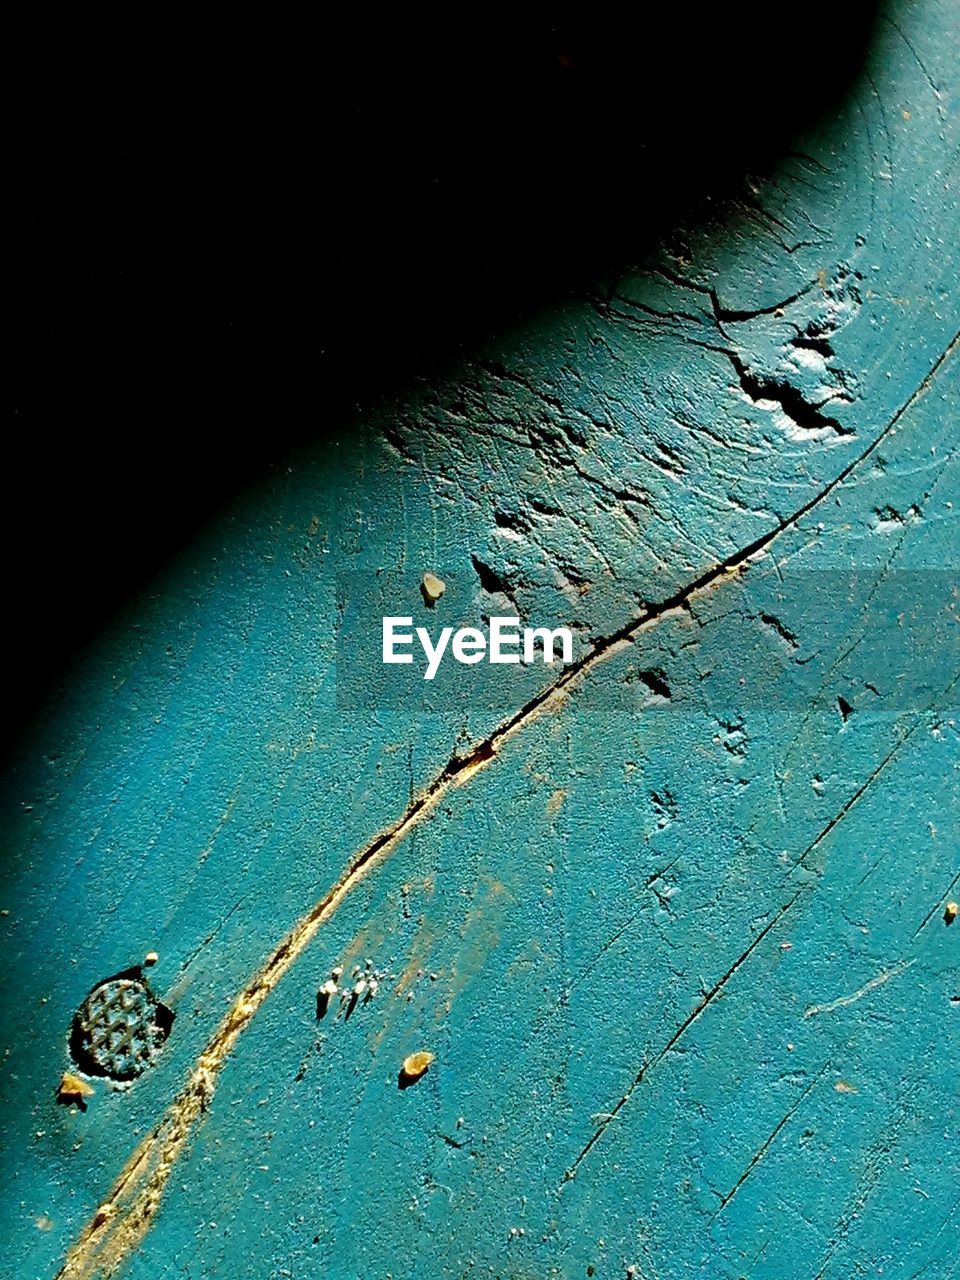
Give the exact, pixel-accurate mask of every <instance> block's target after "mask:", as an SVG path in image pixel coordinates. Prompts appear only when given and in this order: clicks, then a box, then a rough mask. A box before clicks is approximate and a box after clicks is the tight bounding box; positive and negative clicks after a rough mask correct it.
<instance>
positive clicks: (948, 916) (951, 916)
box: [943, 902, 960, 924]
mask: <svg viewBox="0 0 960 1280" xmlns="http://www.w3.org/2000/svg"><path fill="white" fill-rule="evenodd" d="M958 913H960V907H958V906H957V904H956V903H955V902H948V903H947V905H946V908H945V910H944V912H943V923H944V924H953V922H954V920H956V918H957V915H958Z"/></svg>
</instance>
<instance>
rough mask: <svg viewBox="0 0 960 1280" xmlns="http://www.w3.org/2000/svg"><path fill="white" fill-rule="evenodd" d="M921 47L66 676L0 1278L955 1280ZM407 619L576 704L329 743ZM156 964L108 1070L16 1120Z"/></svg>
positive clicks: (43, 776)
mask: <svg viewBox="0 0 960 1280" xmlns="http://www.w3.org/2000/svg"><path fill="white" fill-rule="evenodd" d="M956 18H957V10H956V6H955V4H953V3H937V2H936V0H923V2H922V3H917V4H912V5H896V6H891V7H890V8H889V9H888V11H887V17H886V18H885V19H884V20H883V21H882V22H881V24H880V27H879V32H878V38H877V40H876V42H875V47H874V48H873V50H872V53H871V60H870V66H869V68H868V72H867V74H866V75H865V76H864V77H863V79H862V81H861V82H860V84H859V86H858V89H857V91H856V93H855V95H854V96H853V98H852V99H851V102H850V104H849V107H848V109H847V110H846V111H845V112H844V113H843V114H842V115H840V116H839V117H838V118H836V119H833V120H830V121H828V122H826V123H825V124H824V125H823V127H822V128H821V129H820V130H819V132H818V133H817V134H816V135H814V136H810V137H808V138H806V139H804V140H803V142H802V145H798V147H797V150H796V151H795V152H793V153H791V154H790V155H789V156H787V157H785V158H783V159H782V161H781V163H780V164H779V165H778V167H777V168H776V169H775V170H773V171H771V172H770V173H767V174H763V175H761V174H757V175H753V176H750V177H748V178H747V179H746V180H745V181H744V183H743V184H742V188H741V190H740V191H739V193H738V194H736V195H734V196H731V197H729V198H728V199H726V200H725V202H724V203H723V204H722V205H720V204H718V203H716V202H714V203H712V204H710V205H708V206H707V207H706V208H705V209H704V210H702V211H701V212H700V213H699V214H697V215H695V216H694V215H692V216H691V217H690V219H689V222H688V225H685V226H684V227H682V228H678V229H677V230H676V232H675V234H673V235H672V236H671V237H670V238H669V240H668V241H667V242H666V243H665V244H664V245H663V246H662V247H661V248H660V249H658V250H657V251H655V252H654V253H653V254H651V255H649V256H648V257H647V258H645V259H644V260H643V261H641V262H638V263H636V264H635V265H634V266H633V267H631V268H630V269H629V270H624V271H623V272H620V273H617V274H616V275H615V276H614V277H610V278H604V279H598V280H597V281H596V282H595V284H594V286H593V288H592V289H590V290H588V291H585V293H584V295H583V296H581V297H578V298H574V299H570V300H568V301H567V302H565V303H564V304H563V305H557V306H555V307H554V308H552V309H551V310H549V311H548V312H545V313H543V314H540V315H538V316H536V317H535V318H532V319H531V320H529V321H528V322H527V323H525V324H524V325H523V326H521V327H518V328H517V329H516V330H515V331H513V332H512V333H511V334H509V335H507V336H505V337H503V338H502V339H501V340H500V341H498V342H496V343H493V342H491V343H489V344H488V345H487V346H486V347H485V348H484V349H482V350H474V351H471V352H469V353H468V354H466V355H465V356H464V358H463V360H462V361H461V362H460V363H459V364H457V365H456V366H455V367H453V368H452V369H450V370H448V371H447V372H446V373H445V374H444V375H443V376H442V377H439V376H438V377H437V378H434V379H431V380H429V381H424V382H423V383H422V384H421V385H418V386H416V387H415V388H413V389H412V390H411V392H410V394H409V395H408V396H407V397H406V398H405V399H403V400H401V401H399V402H393V403H390V404H387V405H380V406H369V407H368V408H367V410H366V411H365V412H364V413H363V414H362V415H359V416H358V419H357V420H356V421H354V422H352V423H349V424H344V428H343V432H342V434H341V436H340V445H339V448H338V451H337V453H336V455H335V456H331V453H330V451H329V450H328V449H323V450H321V449H317V450H316V451H315V452H311V451H309V450H308V451H306V452H305V453H304V454H303V455H302V456H300V457H298V458H297V459H296V460H295V461H294V462H293V463H292V464H291V465H290V467H289V468H288V469H284V471H283V472H282V473H280V474H277V475H274V476H273V477H272V478H271V479H270V481H269V482H268V483H265V484H264V486H263V487H262V489H261V490H259V491H258V492H257V493H256V494H254V495H252V496H251V497H249V499H247V500H246V501H244V503H242V504H238V505H237V507H236V509H235V510H234V512H233V513H232V514H231V516H230V517H229V518H227V519H225V520H224V521H223V523H222V524H221V525H219V526H218V527H216V528H215V529H213V530H212V531H211V533H210V534H209V536H208V537H207V538H206V539H205V540H204V541H203V542H201V543H199V544H198V545H196V546H195V547H194V548H193V549H192V551H191V553H190V554H189V555H188V556H187V557H185V558H184V560H183V561H182V563H181V564H180V565H179V566H177V567H176V568H175V569H174V570H173V571H171V573H170V574H169V575H168V577H167V578H166V579H165V580H164V581H163V582H161V583H159V584H158V586H157V589H156V591H155V592H154V593H153V594H152V595H151V596H150V597H148V598H146V599H144V600H143V601H141V602H140V603H139V605H137V607H136V608H135V609H134V610H133V611H132V613H131V614H130V616H129V617H128V619H127V620H126V621H125V622H124V624H123V625H122V626H121V627H119V628H118V629H117V630H116V632H115V633H114V634H112V635H111V636H109V637H107V638H105V639H104V640H103V642H102V645H101V647H100V649H99V651H98V652H97V654H95V655H94V656H93V657H92V658H91V659H90V660H89V662H87V664H86V665H85V666H84V668H83V670H82V671H80V672H78V674H77V677H76V679H75V682H74V684H73V686H72V688H71V690H70V693H69V695H68V696H66V697H64V698H63V699H62V700H61V701H60V702H59V703H58V704H57V705H56V706H55V707H54V708H53V709H52V710H51V711H50V713H49V716H48V718H47V720H46V722H45V723H44V724H43V725H41V726H40V727H39V728H38V730H37V733H36V735H35V741H34V744H33V747H32V749H31V752H30V753H29V755H28V756H26V757H25V758H24V761H23V763H22V765H21V766H20V768H19V769H18V771H17V773H16V774H15V775H14V777H13V779H12V782H11V784H10V786H9V788H8V793H7V814H8V825H7V832H8V834H7V845H8V851H9V857H8V858H7V860H6V863H5V865H4V868H3V877H4V879H3V883H2V899H3V900H2V903H0V906H2V907H3V908H4V910H5V911H7V912H9V914H8V915H4V916H3V917H2V919H0V935H2V937H3V950H2V956H3V960H2V963H3V983H4V991H5V1000H4V1009H3V1040H4V1046H3V1048H4V1053H5V1059H4V1061H5V1070H4V1073H3V1076H2V1079H0V1088H2V1095H0V1096H2V1101H3V1107H2V1110H0V1132H2V1149H3V1157H2V1159H3V1215H4V1246H5V1247H4V1250H3V1258H2V1260H0V1270H2V1273H3V1274H4V1275H10V1276H11V1277H14V1276H16V1277H20V1276H23V1275H29V1276H34V1275H35V1276H39V1277H43V1276H50V1277H52V1276H54V1275H57V1274H58V1273H59V1274H62V1275H63V1276H65V1277H80V1276H94V1275H97V1274H106V1273H108V1272H109V1271H111V1270H116V1271H118V1273H119V1274H122V1275H123V1276H126V1277H130V1278H136V1280H140V1278H141V1277H143V1278H144V1280H145V1278H146V1277H150V1280H159V1278H160V1277H164V1276H174V1275H189V1276H194V1277H201V1276H202V1277H206V1276H212V1275H215V1274H219V1275H229V1276H231V1277H250V1280H263V1277H265V1276H301V1275H314V1274H327V1275H333V1276H344V1277H351V1276H364V1277H369V1276H387V1275H390V1276H392V1277H394V1278H395V1280H401V1277H413V1276H417V1277H423V1276H431V1277H432V1276H437V1277H460V1276H469V1275H488V1274H493V1275H503V1276H538V1277H539V1276H562V1277H574V1276H581V1275H584V1274H586V1272H587V1267H588V1266H593V1267H594V1268H595V1274H596V1275H598V1276H610V1277H614V1276H620V1275H623V1274H625V1272H626V1268H627V1267H629V1266H634V1267H636V1268H637V1271H636V1272H635V1274H637V1275H641V1276H644V1277H647V1278H648V1280H671V1278H673V1277H677V1278H679V1277H688V1276H691V1275H697V1274H704V1275H710V1276H717V1277H721V1276H724V1277H727V1276H728V1277H731V1278H734V1277H739V1276H745V1275H749V1276H750V1277H751V1278H752V1280H794V1278H795V1280H842V1278H845V1277H848V1276H851V1275H855V1274H861V1273H864V1274H877V1273H879V1272H880V1270H881V1269H882V1271H883V1274H884V1275H885V1276H886V1277H888V1278H890V1277H911V1280H920V1278H921V1277H927V1278H928V1280H932V1278H933V1277H936V1278H937V1280H941V1278H943V1277H948V1276H950V1275H953V1274H955V1273H956V1270H957V1265H958V1264H957V1261H956V1249H955V1238H956V1233H957V1229H958V1228H960V1200H958V1195H957V1189H956V1188H957V1175H958V1172H960V1157H958V1155H957V1137H958V1129H960V1111H958V1107H957V1095H956V1081H955V1062H956V1052H955V1048H956V1043H957V1030H958V1028H957V1019H958V1018H960V963H958V957H960V952H958V946H960V932H958V931H957V929H956V928H952V929H951V928H950V927H949V926H948V925H947V924H946V922H945V919H944V913H945V908H946V904H947V902H948V901H950V900H951V898H952V897H956V894H957V886H958V884H960V865H958V858H957V842H956V834H955V833H956V830H957V825H958V819H960V812H958V805H960V800H958V796H960V790H958V788H957V785H956V778H957V769H958V766H960V743H958V735H957V728H956V722H955V712H956V707H957V687H956V682H957V679H958V670H960V667H958V662H957V653H958V650H957V630H956V627H957V619H956V599H955V591H954V581H955V574H956V570H957V567H958V559H960V554H958V553H960V545H958V540H957V536H956V531H955V521H956V504H957V503H958V502H960V485H958V478H960V463H958V461H957V458H956V456H955V455H956V434H957V433H956V421H957V412H958V407H960V396H958V392H960V353H958V351H957V331H958V328H960V297H958V295H957V292H956V278H957V272H958V262H957V257H956V254H957V245H958V241H960V235H958V233H960V212H958V203H957V200H958V197H957V190H958V187H957V183H958V173H957V156H958V136H957V135H958V127H957V113H956V95H957V77H958V70H957V68H958V66H960V49H958V48H957V21H956ZM378 571H395V575H396V576H394V577H391V576H390V574H388V575H387V578H386V579H382V578H378V577H377V576H376V575H377V572H378ZM426 571H429V572H435V573H437V574H439V575H441V576H442V578H443V580H444V582H445V583H446V591H445V593H444V595H443V597H442V599H439V600H437V601H436V602H435V610H434V612H433V613H430V614H426V613H424V616H423V618H422V619H421V618H418V621H423V622H424V623H425V624H429V625H431V626H432V625H434V624H437V625H440V624H442V625H458V624H464V623H467V624H469V623H474V624H475V623H476V622H477V621H478V620H479V619H481V618H483V617H486V616H489V615H490V614H491V613H496V612H505V611H512V610H513V609H514V608H515V609H516V610H517V611H518V612H519V614H520V615H521V616H522V617H523V618H525V619H532V620H535V621H536V622H537V623H538V624H539V623H546V622H548V621H550V620H551V619H552V620H555V621H557V622H565V623H567V624H569V625H573V626H574V627H575V630H576V634H577V643H578V649H577V654H576V660H575V664H574V666H573V667H572V668H568V669H567V670H566V671H565V672H564V674H563V675H560V676H558V674H557V672H556V671H555V670H554V671H551V669H550V668H544V667H535V668H531V669H529V670H528V671H524V672H523V673H515V675H516V678H515V679H512V680H510V681H506V682H505V683H503V684H502V685H498V686H496V690H495V696H494V694H491V692H490V689H491V687H492V686H489V687H488V686H484V688H482V689H481V688H480V687H479V686H476V687H474V689H473V694H474V695H475V696H471V695H469V694H468V695H462V694H461V695H460V696H457V694H456V690H457V685H456V679H459V678H460V677H461V676H464V675H465V673H464V672H463V671H461V672H458V673H456V676H455V678H452V679H453V683H450V684H448V685H446V686H444V685H443V684H442V683H441V682H439V681H438V685H439V688H438V690H437V691H435V692H434V693H433V694H432V695H431V696H430V698H428V702H427V706H426V709H424V710H421V709H420V708H419V706H417V707H413V706H411V705H409V704H407V705H405V704H404V703H403V702H402V701H400V700H398V699H397V698H391V697H390V696H388V690H387V686H385V685H384V683H383V682H384V679H385V676H386V674H388V673H385V672H384V671H383V670H382V669H381V670H377V669H375V668H374V667H373V666H371V667H370V669H369V670H368V671H367V672H366V675H367V676H368V681H367V682H366V687H365V688H364V689H363V690H358V689H356V688H353V687H352V686H351V687H349V688H347V689H346V693H347V694H349V695H350V696H347V697H345V696H344V687H342V688H341V703H340V705H339V706H338V704H337V699H336V675H337V671H336V667H335V661H334V659H335V649H334V644H335V635H336V631H337V627H338V625H340V624H342V626H343V627H344V628H349V627H350V626H353V627H361V626H362V625H363V623H364V621H365V620H366V622H367V623H369V622H370V620H371V619H373V618H375V617H378V616H379V613H380V612H381V611H382V610H381V608H380V606H381V603H382V595H381V593H382V591H383V589H384V588H383V586H382V582H383V581H387V582H389V583H391V584H393V585H392V586H391V587H390V588H389V589H390V590H393V589H394V587H395V588H396V590H398V591H399V590H400V589H401V585H402V584H404V583H406V588H405V589H406V591H407V593H408V595H407V601H408V604H407V606H406V607H407V608H408V610H409V611H410V612H411V613H414V614H417V613H418V612H419V611H421V610H423V609H424V607H425V606H424V604H423V601H422V599H421V597H420V594H419V585H420V583H421V581H422V577H423V574H424V572H426ZM397 611H398V612H400V611H402V610H397ZM341 666H342V667H343V668H344V671H342V672H341V675H342V676H343V677H344V680H343V685H344V686H346V685H347V684H348V681H347V679H346V674H347V673H346V666H347V664H346V663H345V662H342V663H341ZM359 693H364V694H365V696H366V701H364V698H363V697H360V696H359ZM418 694H419V691H418ZM154 948H155V949H156V951H157V952H158V953H159V957H160V958H159V960H158V961H157V963H156V964H155V965H154V966H153V967H152V968H151V970H150V985H151V987H152V988H153V990H154V991H156V992H157V994H158V995H159V996H160V998H161V999H162V1000H163V1001H164V1002H165V1003H166V1004H168V1005H169V1006H170V1007H171V1008H172V1009H173V1010H174V1012H175V1014H176V1019H175V1022H174V1024H173V1030H172V1032H171V1034H170V1036H169V1038H168V1040H167V1042H166V1043H165V1044H164V1046H163V1049H162V1052H160V1053H159V1054H158V1055H157V1057H156V1059H155V1061H154V1062H153V1063H152V1065H151V1066H150V1067H149V1069H148V1070H146V1071H145V1072H144V1074H143V1075H142V1076H141V1077H140V1078H139V1079H137V1080H136V1081H135V1082H134V1083H133V1084H132V1085H131V1086H130V1087H129V1088H126V1089H123V1090H119V1089H112V1088H111V1087H109V1086H103V1087H99V1088H98V1089H97V1093H96V1096H95V1097H94V1098H92V1099H91V1100H90V1103H89V1105H88V1108H87V1110H86V1111H85V1112H83V1111H80V1110H79V1109H77V1108H67V1107H60V1106H58V1105H57V1099H56V1094H57V1087H58V1083H59V1081H60V1080H61V1078H62V1076H63V1073H64V1071H65V1070H68V1069H70V1067H71V1062H70V1058H69V1054H68V1049H67V1037H68V1035H69V1028H70V1024H71V1019H72V1018H73V1015H74V1012H75V1011H76V1009H77V1008H78V1006H79V1005H80V1004H81V1002H82V1001H83V999H84V998H85V996H86V994H87V993H88V992H89V991H90V989H91V988H92V987H93V986H94V985H95V984H96V983H97V982H99V981H101V980H103V979H104V978H107V977H109V976H111V975H113V974H116V973H119V972H121V971H124V970H126V969H128V968H129V967H130V966H133V965H136V964H139V963H140V962H141V961H142V958H143V956H144V955H146V954H147V952H149V951H151V950H152V949H154ZM366 957H370V958H371V959H372V961H373V963H374V965H376V966H377V967H378V968H381V969H384V970H385V971H386V972H387V973H388V974H389V975H392V976H391V977H390V978H389V979H388V980H386V981H385V982H384V983H383V984H382V985H381V988H380V991H379V993H378V995H377V998H376V999H375V1000H374V1001H371V1002H370V1003H365V1004H362V1005H361V1006H360V1007H358V1008H357V1009H356V1010H355V1011H354V1013H353V1014H352V1015H351V1017H350V1018H349V1019H346V1018H344V1017H343V1016H334V1015H333V1014H328V1016H327V1017H325V1018H323V1019H322V1020H319V1021H318V1019H317V1005H316V991H317V987H318V986H319V984H320V983H321V982H322V981H323V980H324V978H326V977H327V976H328V975H329V973H330V971H331V968H332V966H334V965H335V964H337V963H342V964H344V965H345V966H347V972H348V973H349V969H350V967H351V966H352V965H353V964H354V963H357V962H359V963H361V964H362V963H363V961H364V959H365V958H366ZM424 1046H429V1050H430V1052H432V1053H434V1054H435V1055H436V1057H435V1061H434V1062H433V1064H432V1065H431V1067H430V1070H429V1071H428V1072H427V1073H426V1074H425V1075H424V1076H423V1078H422V1080H420V1081H419V1083H418V1085H417V1087H416V1088H415V1089H408V1090H404V1089H399V1088H398V1087H397V1084H398V1081H397V1071H398V1064H400V1063H402V1062H403V1060H404V1059H405V1058H406V1057H407V1055H409V1054H410V1053H412V1052H414V1051H416V1050H419V1049H422V1048H423V1047H424ZM104 1205H109V1206H110V1208H109V1209H107V1210H104V1208H103V1206H104Z"/></svg>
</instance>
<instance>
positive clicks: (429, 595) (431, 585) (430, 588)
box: [420, 573, 447, 609]
mask: <svg viewBox="0 0 960 1280" xmlns="http://www.w3.org/2000/svg"><path fill="white" fill-rule="evenodd" d="M446 589H447V584H446V583H445V582H444V581H443V579H442V578H438V577H437V575H436V574H435V573H425V574H424V575H423V581H422V582H421V584H420V590H421V591H422V592H423V598H424V601H425V602H426V604H428V605H429V606H430V608H431V609H432V608H433V606H434V605H435V604H436V603H437V601H438V600H439V599H440V597H441V596H442V595H443V593H444V592H445V591H446Z"/></svg>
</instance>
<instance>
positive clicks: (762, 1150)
mask: <svg viewBox="0 0 960 1280" xmlns="http://www.w3.org/2000/svg"><path fill="white" fill-rule="evenodd" d="M830 1065H831V1064H830V1063H829V1062H828V1063H827V1064H826V1066H824V1067H822V1068H821V1070H820V1071H818V1072H817V1074H816V1076H814V1078H813V1079H812V1080H811V1081H810V1083H809V1084H808V1085H807V1087H806V1088H805V1089H804V1090H803V1092H802V1093H801V1094H800V1096H799V1097H798V1098H797V1100H796V1102H794V1104H793V1106H792V1107H790V1109H789V1110H788V1111H787V1114H786V1115H785V1116H784V1117H783V1119H782V1120H780V1121H779V1123H778V1124H777V1125H776V1126H775V1127H774V1129H773V1132H772V1133H771V1134H770V1136H769V1138H767V1140H766V1141H765V1142H763V1143H761V1145H760V1146H759V1147H758V1148H757V1150H756V1151H755V1152H754V1154H753V1157H752V1159H751V1160H750V1163H749V1164H748V1165H747V1167H746V1169H744V1171H743V1173H741V1175H740V1177H739V1178H738V1179H737V1181H736V1182H735V1183H734V1185H733V1186H732V1187H731V1189H730V1190H729V1191H728V1192H727V1194H726V1195H725V1196H723V1197H722V1198H721V1201H720V1208H719V1209H718V1210H717V1212H716V1213H715V1214H714V1215H713V1216H714V1218H717V1217H719V1215H720V1214H721V1213H723V1211H724V1209H726V1207H727V1205H728V1204H729V1203H730V1201H731V1200H732V1199H733V1198H734V1196H735V1195H736V1194H737V1192H738V1191H739V1190H740V1188H741V1187H742V1186H743V1184H744V1183H745V1182H746V1180H747V1179H748V1178H749V1177H750V1175H751V1173H753V1171H754V1169H755V1168H756V1167H757V1165H758V1164H759V1163H760V1161H761V1160H762V1159H763V1157H764V1156H765V1155H766V1154H767V1152H768V1151H769V1150H770V1148H771V1147H772V1146H773V1144H774V1142H775V1141H776V1139H777V1135H778V1134H779V1133H780V1131H781V1130H782V1129H783V1128H784V1127H785V1126H786V1125H787V1124H788V1123H789V1121H790V1120H791V1119H792V1118H793V1116H794V1115H795V1113H796V1112H797V1111H798V1110H799V1108H800V1105H801V1103H802V1102H803V1101H804V1099H805V1098H806V1097H807V1096H808V1094H810V1093H811V1092H812V1091H813V1090H814V1089H815V1088H816V1086H817V1085H818V1084H819V1083H820V1081H821V1080H822V1079H823V1077H824V1076H825V1075H826V1073H827V1071H828V1070H829V1068H830Z"/></svg>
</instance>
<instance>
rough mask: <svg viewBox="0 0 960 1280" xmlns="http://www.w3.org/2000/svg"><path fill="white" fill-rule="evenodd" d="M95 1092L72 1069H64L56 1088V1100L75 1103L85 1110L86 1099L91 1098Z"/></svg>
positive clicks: (66, 1103) (67, 1103) (65, 1103)
mask: <svg viewBox="0 0 960 1280" xmlns="http://www.w3.org/2000/svg"><path fill="white" fill-rule="evenodd" d="M95 1092H96V1090H95V1089H94V1088H93V1086H92V1085H91V1084H88V1083H87V1081H86V1080H84V1079H82V1077H80V1076H75V1075H74V1074H73V1072H72V1071H65V1072H64V1073H63V1075H62V1077H61V1079H60V1087H59V1088H58V1089H57V1101H58V1102H60V1103H63V1104H64V1105H69V1104H70V1103H71V1102H72V1103H75V1104H76V1106H78V1107H79V1108H80V1110H81V1111H86V1109H87V1102H86V1100H87V1098H92V1097H93V1095H94V1093H95Z"/></svg>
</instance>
